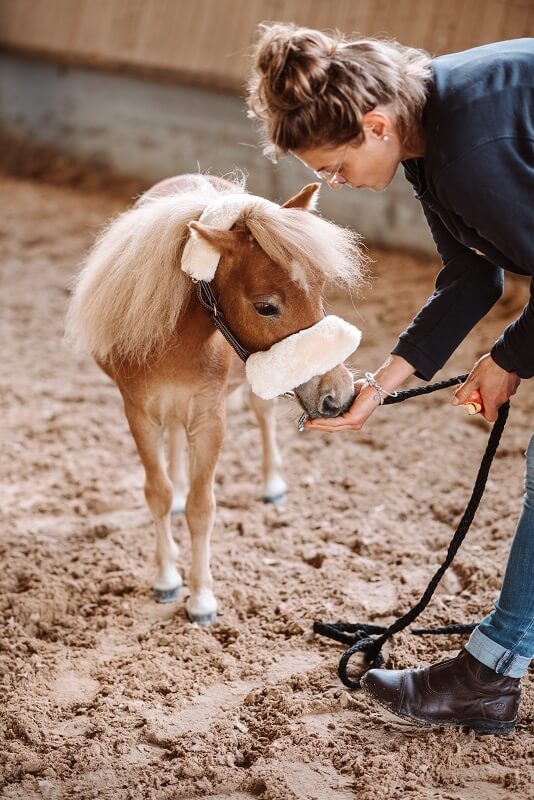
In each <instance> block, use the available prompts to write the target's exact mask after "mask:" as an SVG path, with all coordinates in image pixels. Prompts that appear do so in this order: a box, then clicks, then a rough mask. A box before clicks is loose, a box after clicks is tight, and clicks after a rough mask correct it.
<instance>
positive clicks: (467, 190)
mask: <svg viewBox="0 0 534 800" xmlns="http://www.w3.org/2000/svg"><path fill="white" fill-rule="evenodd" d="M466 174H468V175H469V180H468V181H466V180H465V175H466ZM436 193H437V195H438V197H439V199H440V200H441V201H442V202H443V203H444V204H445V205H447V206H448V207H449V208H453V209H454V211H455V213H457V214H458V215H459V216H460V217H462V219H463V220H464V222H465V223H466V224H468V225H469V226H470V227H472V228H475V229H476V231H477V233H478V234H479V235H480V236H481V237H482V238H484V239H486V240H487V241H489V242H491V244H493V245H494V247H495V248H496V249H497V250H499V252H501V253H506V254H507V255H509V258H510V261H511V263H512V264H514V265H515V266H517V267H519V269H521V270H523V272H525V273H526V274H530V275H534V245H533V243H534V203H533V197H534V140H532V139H531V138H529V137H528V136H509V137H503V138H500V139H497V140H493V141H490V142H487V143H486V144H484V145H482V146H481V147H478V148H477V149H476V150H475V151H473V152H470V153H467V154H466V155H465V156H463V157H462V158H461V159H459V160H458V161H456V162H455V163H454V168H453V169H447V175H446V179H445V175H443V176H442V178H441V180H440V179H439V178H438V180H437V181H436ZM503 266H504V267H506V264H503ZM491 354H492V357H493V359H494V360H495V361H496V362H497V364H499V366H501V367H502V368H503V369H505V370H507V371H508V372H516V373H517V375H519V377H520V378H530V377H532V376H534V289H533V288H532V286H531V292H530V301H529V303H527V305H526V306H525V308H524V310H523V313H522V314H521V316H520V317H519V319H517V320H515V322H513V323H512V324H511V325H509V326H508V327H507V328H506V330H505V331H504V333H503V335H502V336H501V337H500V339H498V340H497V342H496V343H495V345H494V347H493V349H492V351H491Z"/></svg>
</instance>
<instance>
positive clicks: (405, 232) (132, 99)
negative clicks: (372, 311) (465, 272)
mask: <svg viewBox="0 0 534 800" xmlns="http://www.w3.org/2000/svg"><path fill="white" fill-rule="evenodd" d="M0 125H1V127H2V128H3V129H4V130H6V131H7V132H9V133H12V134H15V135H16V136H18V137H21V138H24V139H28V140H31V141H36V142H39V143H42V144H48V145H51V146H52V147H54V148H56V149H58V150H62V151H65V152H67V153H70V154H73V155H75V156H80V157H82V158H84V159H87V160H89V161H91V162H93V163H97V164H100V165H106V166H109V167H111V168H112V169H114V170H117V171H119V172H121V173H124V174H127V175H133V176H140V177H143V178H146V179H148V180H153V181H156V180H158V179H160V178H162V177H165V176H168V175H173V174H177V173H181V172H195V171H197V169H198V168H200V169H201V170H202V171H211V172H213V173H216V174H224V173H227V172H231V171H232V170H234V169H235V168H239V169H242V170H244V171H245V172H248V174H249V179H248V187H249V190H250V191H252V192H253V193H255V194H261V195H264V196H265V197H268V198H270V199H273V200H285V199H287V198H288V197H289V196H291V195H292V194H294V193H295V192H296V191H297V190H298V189H299V188H301V186H303V185H304V184H306V183H309V182H310V181H311V180H314V176H313V174H312V173H310V172H309V171H308V170H306V169H305V168H304V167H302V165H300V164H299V162H297V161H296V160H295V159H293V158H287V159H284V161H283V162H281V163H280V164H278V165H273V164H272V163H271V162H270V161H269V160H268V159H266V158H265V157H264V156H263V155H262V153H261V149H260V148H259V146H258V144H257V137H256V133H255V131H254V128H253V127H252V125H251V123H250V121H249V120H247V118H246V115H245V111H244V105H243V101H242V100H241V99H240V98H239V97H237V96H234V95H232V94H226V93H217V92H213V91H209V90H205V89H198V88H197V89H194V88H188V87H179V86H173V85H169V84H159V83H156V82H153V81H150V80H146V79H141V78H136V77H132V76H123V75H117V74H111V73H110V74H108V73H100V72H95V71H90V70H86V69H83V68H78V67H66V66H58V65H54V64H51V63H48V62H40V61H35V60H28V59H24V58H19V57H11V56H6V55H4V56H0ZM320 209H321V212H322V213H323V214H324V215H325V216H327V217H329V218H331V219H334V220H335V221H337V222H338V223H341V224H344V225H350V226H352V227H353V228H354V229H355V230H357V231H358V232H359V233H361V234H362V235H363V236H364V237H365V238H366V239H368V240H369V241H370V242H373V243H377V244H381V245H386V246H394V247H399V246H400V247H406V248H410V249H417V250H423V251H427V252H432V253H433V252H434V249H433V244H432V242H431V238H430V236H429V233H428V230H427V227H426V222H425V220H424V217H423V215H422V212H421V210H420V207H419V204H418V202H417V201H416V200H415V198H414V197H413V194H412V190H411V187H410V186H409V184H408V183H407V182H406V181H405V179H404V177H403V176H402V174H399V175H397V176H396V178H395V180H394V182H393V184H392V185H391V186H390V187H389V188H388V189H387V191H386V192H384V193H381V194H376V193H373V192H370V191H365V190H362V191H355V190H350V189H346V188H345V189H343V190H341V191H337V192H333V191H331V190H330V189H328V188H327V187H326V186H325V187H324V188H323V191H322V198H321V202H320Z"/></svg>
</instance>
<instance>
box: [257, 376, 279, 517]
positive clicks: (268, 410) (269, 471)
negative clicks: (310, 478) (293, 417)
mask: <svg viewBox="0 0 534 800" xmlns="http://www.w3.org/2000/svg"><path fill="white" fill-rule="evenodd" d="M249 400H250V405H251V406H252V409H253V411H254V413H255V415H256V419H257V420H258V425H259V426H260V431H261V440H262V445H263V463H262V472H263V499H264V500H265V501H266V502H268V503H275V504H276V503H281V502H282V500H283V499H284V496H285V493H286V488H287V487H286V482H285V480H284V479H283V477H282V456H281V455H280V450H279V449H278V442H277V440H276V400H262V399H261V398H260V397H258V395H256V394H254V392H252V391H251V392H250V394H249Z"/></svg>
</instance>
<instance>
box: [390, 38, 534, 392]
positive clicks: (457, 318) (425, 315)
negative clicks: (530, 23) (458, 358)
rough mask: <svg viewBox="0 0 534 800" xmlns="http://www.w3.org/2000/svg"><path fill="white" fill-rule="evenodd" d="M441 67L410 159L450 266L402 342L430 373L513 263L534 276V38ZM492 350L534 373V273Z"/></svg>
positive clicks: (435, 64) (440, 62)
mask: <svg viewBox="0 0 534 800" xmlns="http://www.w3.org/2000/svg"><path fill="white" fill-rule="evenodd" d="M432 72H433V85H432V89H431V92H430V95H429V99H428V102H427V105H426V107H425V111H424V115H423V125H424V128H425V131H426V136H427V146H426V152H425V155H424V157H423V158H414V159H409V160H407V161H404V162H403V166H404V172H405V175H406V177H407V178H408V180H409V181H410V182H411V183H412V185H413V187H414V190H415V195H416V197H417V198H418V199H419V200H420V202H421V205H422V207H423V211H424V213H425V216H426V218H427V220H428V224H429V226H430V229H431V231H432V235H433V237H434V241H435V242H436V246H437V249H438V251H439V254H440V255H441V258H442V260H443V269H442V270H441V271H440V273H439V274H438V277H437V281H436V288H435V291H434V294H433V295H432V297H430V298H429V300H428V301H427V303H426V305H425V306H424V307H423V308H422V309H421V311H420V312H419V314H418V315H417V316H416V318H415V319H414V321H413V322H412V323H411V325H410V326H409V327H408V329H407V330H406V331H405V332H404V333H403V334H402V335H401V336H400V339H399V341H398V344H397V345H396V347H395V349H394V350H393V351H392V352H393V353H396V354H397V355H400V356H402V357H403V358H405V359H406V361H408V362H409V363H410V364H412V366H414V367H415V368H416V375H417V376H418V377H420V378H423V379H424V380H430V379H431V378H432V376H433V375H434V373H435V372H437V370H439V369H441V367H442V366H443V364H444V363H445V362H446V361H447V359H448V358H449V356H450V355H451V354H452V352H453V351H454V350H455V349H456V348H457V347H458V345H459V344H460V342H461V341H462V340H463V339H464V338H465V337H466V336H467V334H468V333H469V331H470V330H471V328H473V326H474V325H475V324H476V323H477V322H478V321H479V320H480V319H481V318H482V317H483V316H484V315H485V314H486V313H487V312H488V311H489V309H490V308H491V307H492V306H493V305H494V303H495V302H496V301H497V300H498V298H499V297H500V295H501V293H502V290H503V269H505V270H509V271H511V272H515V273H519V274H520V275H530V276H534V39H515V40H513V41H509V42H498V43H496V44H490V45H485V46H483V47H476V48H474V49H472V50H467V51H465V52H463V53H454V54H452V55H447V56H441V57H439V58H436V59H433V61H432ZM475 251H478V252H475ZM491 354H492V357H493V359H494V360H495V361H496V362H497V364H499V365H500V366H501V367H503V369H505V370H507V371H508V372H516V373H517V374H518V375H519V377H521V378H530V377H532V376H533V375H534V280H532V281H531V284H530V302H529V303H528V304H527V306H526V307H525V309H524V311H523V313H522V314H521V316H520V317H519V319H517V320H515V322H513V323H512V324H511V325H509V327H508V328H506V330H505V331H504V333H503V335H502V336H501V337H500V339H498V340H497V342H496V343H495V345H494V346H493V348H492V350H491Z"/></svg>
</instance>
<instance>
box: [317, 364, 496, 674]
mask: <svg viewBox="0 0 534 800" xmlns="http://www.w3.org/2000/svg"><path fill="white" fill-rule="evenodd" d="M466 378H467V375H458V376H457V377H456V378H450V379H449V380H446V381H441V382H440V383H433V384H431V385H429V386H422V387H420V388H417V389H409V390H408V391H405V392H399V393H398V394H397V396H395V397H387V398H386V399H385V400H384V405H392V404H393V403H401V402H402V401H403V400H408V399H409V398H410V397H418V396H419V395H422V394H430V393H431V392H436V391H438V390H439V389H446V388H447V387H449V386H455V385H457V384H460V383H463V382H464V381H465V379H466ZM509 409H510V404H509V403H508V402H506V403H504V404H503V405H502V406H501V407H500V409H499V416H498V418H497V421H496V422H495V424H494V425H493V428H492V429H491V432H490V435H489V439H488V443H487V445H486V451H485V453H484V455H483V457H482V462H481V464H480V468H479V470H478V474H477V477H476V480H475V485H474V487H473V491H472V493H471V497H470V499H469V502H468V504H467V507H466V510H465V511H464V514H463V516H462V518H461V520H460V523H459V525H458V527H457V528H456V531H455V533H454V536H453V537H452V539H451V542H450V544H449V549H448V550H447V555H446V557H445V559H444V561H443V563H442V564H441V566H440V567H439V569H438V570H437V571H436V573H435V574H434V576H433V578H432V580H431V581H430V582H429V584H428V586H427V587H426V589H425V591H424V592H423V594H422V595H421V598H420V600H419V601H418V602H417V603H416V604H415V605H414V606H413V608H411V609H410V610H409V611H408V612H407V613H406V614H404V615H403V616H402V617H400V618H399V619H397V620H395V622H394V623H393V624H392V625H390V626H389V627H387V628H386V627H382V626H381V625H368V624H366V623H360V622H355V623H348V622H337V623H326V622H321V621H319V620H316V621H315V622H314V624H313V630H314V633H319V634H321V635H322V636H327V637H328V638H330V639H334V640H335V641H337V642H341V643H342V644H346V645H349V647H348V648H347V650H346V651H345V652H344V653H343V655H342V656H341V659H340V661H339V666H338V674H339V677H340V678H341V681H342V682H343V683H344V684H345V686H348V687H349V689H359V688H360V679H361V677H362V676H361V675H360V676H359V677H358V678H357V679H356V680H354V679H353V678H351V677H349V675H348V672H347V667H348V664H349V661H350V659H351V658H352V656H353V655H355V654H356V653H363V654H364V656H365V657H366V660H367V662H368V667H367V669H371V668H372V667H381V666H382V665H383V664H384V657H383V655H382V652H381V651H382V647H383V646H384V644H385V642H387V640H388V639H390V638H391V637H392V636H393V635H394V634H395V633H399V631H402V630H404V629H405V628H407V627H408V626H409V625H410V624H411V623H412V622H413V621H414V620H416V619H417V617H418V616H419V615H420V614H421V612H422V611H423V610H424V609H425V608H426V607H427V605H428V604H429V602H430V600H431V598H432V595H433V594H434V592H435V591H436V588H437V586H438V584H439V582H440V580H441V578H442V577H443V575H444V574H445V572H446V571H447V569H448V568H449V566H450V565H451V563H452V561H453V559H454V556H455V555H456V553H457V552H458V550H459V548H460V545H461V544H462V542H463V540H464V539H465V537H466V535H467V532H468V530H469V528H470V527H471V523H472V522H473V518H474V516H475V513H476V510H477V508H478V506H479V503H480V500H481V498H482V495H483V494H484V489H485V487H486V481H487V479H488V474H489V470H490V467H491V463H492V461H493V458H494V456H495V453H496V451H497V447H498V446H499V441H500V438H501V434H502V432H503V430H504V426H505V425H506V419H507V417H508V411H509ZM474 627H475V626H474V625H460V624H454V625H447V626H445V627H442V628H435V629H432V628H419V629H415V630H412V633H415V634H418V635H424V634H438V633H468V632H471V631H472V630H473V628H474ZM377 634H379V635H378V636H376V638H373V636H374V635H377ZM367 669H366V670H365V671H367ZM362 674H363V673H362Z"/></svg>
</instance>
